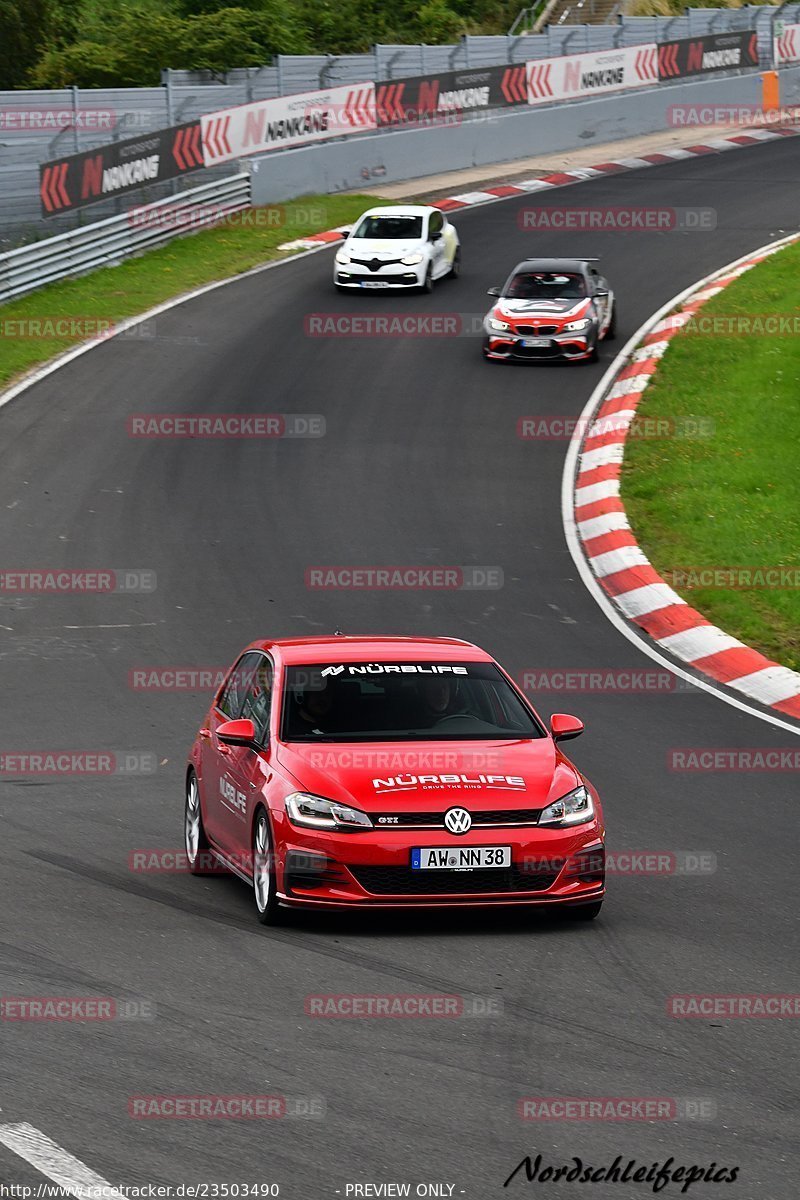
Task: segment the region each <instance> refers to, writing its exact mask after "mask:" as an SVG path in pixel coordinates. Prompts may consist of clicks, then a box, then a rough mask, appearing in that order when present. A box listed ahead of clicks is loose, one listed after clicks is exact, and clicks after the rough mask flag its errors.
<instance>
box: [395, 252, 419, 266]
mask: <svg viewBox="0 0 800 1200" xmlns="http://www.w3.org/2000/svg"><path fill="white" fill-rule="evenodd" d="M424 257H425V256H424V255H423V254H420V252H419V250H415V251H414V253H413V254H407V255H406V256H405V258H401V259H400V262H401V263H402V264H403V266H404V267H416V265H417V263H421V262H422V260H423V258H424Z"/></svg>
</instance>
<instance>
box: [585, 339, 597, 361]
mask: <svg viewBox="0 0 800 1200" xmlns="http://www.w3.org/2000/svg"><path fill="white" fill-rule="evenodd" d="M599 357H600V351H599V350H598V349H597V342H595V344H594V345H593V346H592V349H591V351H590V353H589V357H588V358H586V359H584V361H585V362H590V363H596V362H597V360H598V358H599Z"/></svg>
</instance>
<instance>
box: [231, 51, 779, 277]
mask: <svg viewBox="0 0 800 1200" xmlns="http://www.w3.org/2000/svg"><path fill="white" fill-rule="evenodd" d="M784 76H786V77H789V76H793V77H794V78H795V80H796V82H795V85H794V86H795V87H797V86H798V82H800V68H797V69H794V70H793V69H791V68H790V69H789V70H788V71H786V72H783V73H782V79H783V77H784ZM788 82H789V80H788V78H787V84H788ZM760 102H761V76H760V75H758V74H756V73H753V74H750V75H741V76H738V77H736V78H723V79H720V78H717V79H714V78H708V77H706V78H703V77H701V78H698V79H694V80H688V81H686V82H685V83H683V84H681V85H680V86H670V85H669V84H666V83H662V84H661V85H660V86H653V87H650V88H642V89H640V90H638V91H635V92H617V93H611V94H610V95H606V96H593V97H592V98H591V99H587V100H575V101H573V102H572V103H571V104H557V105H554V106H553V107H552V108H547V109H545V108H541V107H538V106H527V105H520V106H519V107H518V108H513V109H509V110H507V111H505V112H504V111H502V110H496V111H494V112H491V113H484V114H481V115H480V118H479V119H475V120H468V121H463V122H461V123H460V124H454V125H441V126H437V125H433V126H431V127H430V128H421V129H416V130H413V129H398V130H395V131H392V132H383V133H380V132H379V133H377V134H373V135H372V136H370V137H364V138H351V139H346V140H344V141H342V142H339V143H336V144H334V143H329V144H327V145H323V146H317V147H315V148H313V149H311V148H309V149H301V150H289V151H287V152H286V153H285V154H281V155H278V156H274V155H272V156H270V158H269V160H268V161H267V160H266V159H263V158H262V159H257V158H255V159H251V160H250V161H249V163H248V166H249V169H250V171H251V180H252V189H253V203H254V204H268V203H272V202H273V201H274V202H279V201H281V200H286V199H289V198H290V197H292V196H302V195H306V194H314V193H320V192H339V191H357V190H359V189H360V188H363V187H365V186H369V185H372V186H373V187H375V188H376V189H378V190H379V189H380V185H381V184H382V183H395V182H400V181H402V180H407V179H417V178H419V177H421V176H426V175H433V174H439V173H441V172H443V171H455V170H460V169H462V168H465V167H479V166H483V165H486V166H487V167H488V166H490V165H491V164H494V163H499V162H511V161H513V160H515V159H520V158H526V157H530V156H533V155H540V154H542V155H543V154H550V153H553V152H556V151H568V150H575V149H578V148H579V147H580V148H584V149H585V148H586V147H587V146H590V145H591V144H592V143H596V144H597V145H598V146H602V145H603V144H605V143H609V142H615V141H619V140H620V139H622V138H628V137H636V136H638V135H641V134H648V133H656V132H658V131H660V130H668V129H669V128H670V120H671V117H672V115H673V114H671V112H670V110H671V109H673V108H674V106H675V105H676V104H677V103H680V104H681V105H682V106H683V105H685V106H686V107H687V108H691V106H694V105H712V106H713V105H718V106H721V105H734V106H745V107H746V106H748V105H750V106H752V107H753V108H756V109H757V108H758V107H759V105H760ZM743 132H745V131H744V130H743ZM702 140H703V129H702V128H699V129H698V130H697V141H698V142H700V141H702ZM488 173H489V172H487V174H488ZM584 250H585V252H586V253H591V250H590V249H587V248H586V247H584ZM465 253H466V251H465Z"/></svg>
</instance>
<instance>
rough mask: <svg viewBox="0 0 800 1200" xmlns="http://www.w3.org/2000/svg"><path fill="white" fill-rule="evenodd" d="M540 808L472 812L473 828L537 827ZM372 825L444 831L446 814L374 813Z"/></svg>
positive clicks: (382, 827)
mask: <svg viewBox="0 0 800 1200" xmlns="http://www.w3.org/2000/svg"><path fill="white" fill-rule="evenodd" d="M541 811H542V810H541V809H540V808H499V809H497V810H496V811H494V812H493V811H492V810H491V809H489V810H486V811H481V812H471V813H470V815H471V817H472V825H473V828H474V827H475V826H476V825H535V824H536V823H537V822H538V820H539V814H540V813H541ZM382 818H383V819H382ZM372 823H373V825H375V826H377V827H378V828H379V829H411V828H430V827H433V828H434V829H444V827H445V826H444V812H441V811H440V812H404V813H373V814H372Z"/></svg>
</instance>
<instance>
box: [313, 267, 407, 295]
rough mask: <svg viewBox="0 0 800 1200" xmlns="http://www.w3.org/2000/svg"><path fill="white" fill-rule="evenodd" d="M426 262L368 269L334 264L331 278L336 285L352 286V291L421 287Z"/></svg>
mask: <svg viewBox="0 0 800 1200" xmlns="http://www.w3.org/2000/svg"><path fill="white" fill-rule="evenodd" d="M426 269H427V263H420V265H419V266H417V267H404V266H402V265H399V264H398V265H395V264H392V265H391V266H389V267H381V268H380V269H379V270H377V271H370V270H369V269H368V268H366V267H359V266H355V265H353V266H346V267H340V266H339V264H338V263H337V264H336V267H335V270H334V274H333V280H334V283H335V284H336V285H337V286H338V287H346V288H352V289H353V290H354V291H384V290H386V289H387V288H401V289H402V288H408V287H422V284H423V283H424V282H425V271H426Z"/></svg>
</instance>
